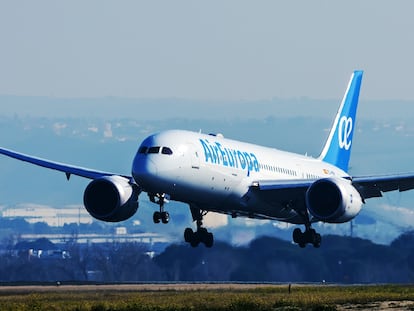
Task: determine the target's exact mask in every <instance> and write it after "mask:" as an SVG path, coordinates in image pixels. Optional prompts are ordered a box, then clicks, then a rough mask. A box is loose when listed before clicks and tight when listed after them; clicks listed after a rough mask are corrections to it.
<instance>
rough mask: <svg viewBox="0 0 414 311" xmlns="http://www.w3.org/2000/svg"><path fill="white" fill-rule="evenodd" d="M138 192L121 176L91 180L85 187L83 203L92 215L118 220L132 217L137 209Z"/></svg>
mask: <svg viewBox="0 0 414 311" xmlns="http://www.w3.org/2000/svg"><path fill="white" fill-rule="evenodd" d="M138 195H139V192H138V191H137V190H136V189H135V188H134V187H133V186H132V185H131V184H130V183H129V180H128V179H126V178H124V177H121V176H115V175H114V176H105V177H101V178H98V179H95V180H93V181H92V182H90V183H89V185H88V186H87V187H86V189H85V193H84V195H83V203H84V204H85V208H86V210H87V211H88V212H89V214H91V216H92V217H94V218H96V219H99V220H103V221H108V222H118V221H123V220H126V219H128V218H130V217H132V216H133V215H134V214H135V213H136V211H137V209H138Z"/></svg>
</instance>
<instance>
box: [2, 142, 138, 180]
mask: <svg viewBox="0 0 414 311" xmlns="http://www.w3.org/2000/svg"><path fill="white" fill-rule="evenodd" d="M0 154H3V155H5V156H8V157H11V158H14V159H17V160H20V161H24V162H28V163H31V164H34V165H37V166H41V167H45V168H48V169H52V170H56V171H60V172H64V173H65V174H66V178H67V179H69V177H70V175H76V176H81V177H85V178H89V179H97V178H100V177H103V176H112V175H118V174H114V173H110V172H104V171H99V170H93V169H89V168H84V167H80V166H75V165H69V164H64V163H60V162H55V161H49V160H46V159H42V158H38V157H34V156H30V155H27V154H24V153H20V152H16V151H13V150H10V149H5V148H0ZM119 176H122V177H125V178H127V179H131V177H130V176H126V175H119Z"/></svg>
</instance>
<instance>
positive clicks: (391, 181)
mask: <svg viewBox="0 0 414 311" xmlns="http://www.w3.org/2000/svg"><path fill="white" fill-rule="evenodd" d="M352 183H353V184H354V186H355V187H356V188H357V189H358V190H359V191H360V192H361V194H362V195H363V197H364V198H365V199H369V198H374V197H381V196H382V193H383V192H388V191H400V192H403V191H407V190H412V189H414V174H413V173H411V174H399V175H382V176H365V177H354V178H353V179H352Z"/></svg>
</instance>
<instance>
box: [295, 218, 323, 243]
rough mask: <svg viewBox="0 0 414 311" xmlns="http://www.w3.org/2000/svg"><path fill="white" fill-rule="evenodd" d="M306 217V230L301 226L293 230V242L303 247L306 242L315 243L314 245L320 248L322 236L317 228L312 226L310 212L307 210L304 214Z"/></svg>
mask: <svg viewBox="0 0 414 311" xmlns="http://www.w3.org/2000/svg"><path fill="white" fill-rule="evenodd" d="M302 215H303V216H304V218H305V227H306V229H305V232H302V230H300V229H299V228H296V229H295V230H293V242H295V243H296V244H299V246H300V247H301V248H304V247H305V246H306V244H313V246H314V247H316V248H319V247H320V246H321V241H322V237H321V235H320V234H319V233H317V232H316V230H315V229H313V228H312V226H311V223H310V221H309V214H308V212H307V211H306V212H305V213H304V214H302Z"/></svg>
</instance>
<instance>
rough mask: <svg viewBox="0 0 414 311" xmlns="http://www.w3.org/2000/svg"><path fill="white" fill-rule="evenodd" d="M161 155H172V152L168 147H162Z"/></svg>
mask: <svg viewBox="0 0 414 311" xmlns="http://www.w3.org/2000/svg"><path fill="white" fill-rule="evenodd" d="M161 153H162V154H168V155H171V154H173V152H172V150H171V149H170V148H168V147H162V150H161Z"/></svg>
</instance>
